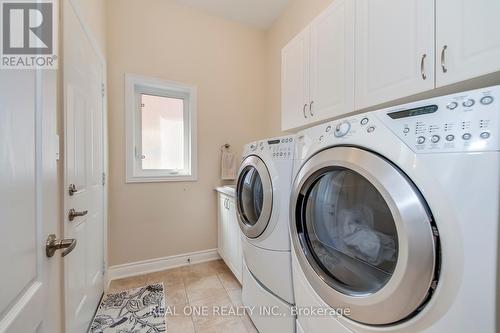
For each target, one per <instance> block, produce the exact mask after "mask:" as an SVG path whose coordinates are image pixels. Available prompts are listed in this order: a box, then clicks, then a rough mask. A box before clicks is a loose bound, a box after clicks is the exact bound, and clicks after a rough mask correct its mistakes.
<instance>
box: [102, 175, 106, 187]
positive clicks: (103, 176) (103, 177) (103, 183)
mask: <svg viewBox="0 0 500 333" xmlns="http://www.w3.org/2000/svg"><path fill="white" fill-rule="evenodd" d="M105 184H106V173H105V172H103V173H102V186H104V185H105Z"/></svg>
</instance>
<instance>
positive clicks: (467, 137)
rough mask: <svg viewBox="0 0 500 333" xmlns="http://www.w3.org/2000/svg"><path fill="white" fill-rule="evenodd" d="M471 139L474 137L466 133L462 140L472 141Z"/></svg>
mask: <svg viewBox="0 0 500 333" xmlns="http://www.w3.org/2000/svg"><path fill="white" fill-rule="evenodd" d="M470 138H472V135H471V134H470V133H465V134H464V135H462V139H464V140H470Z"/></svg>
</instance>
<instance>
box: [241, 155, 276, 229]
mask: <svg viewBox="0 0 500 333" xmlns="http://www.w3.org/2000/svg"><path fill="white" fill-rule="evenodd" d="M236 203H237V205H236V206H237V212H238V222H239V224H240V228H241V230H242V232H243V233H244V234H245V235H246V236H247V237H249V238H257V237H259V236H260V235H261V234H262V233H263V232H264V230H266V227H267V225H268V224H269V219H270V218H271V212H272V206H273V188H272V183H271V177H270V176H269V171H268V170H267V167H266V165H265V163H264V162H263V161H262V160H261V159H260V158H259V157H257V156H254V155H252V156H249V157H247V158H246V159H245V160H244V161H243V163H242V164H241V167H240V171H239V173H238V182H237V185H236Z"/></svg>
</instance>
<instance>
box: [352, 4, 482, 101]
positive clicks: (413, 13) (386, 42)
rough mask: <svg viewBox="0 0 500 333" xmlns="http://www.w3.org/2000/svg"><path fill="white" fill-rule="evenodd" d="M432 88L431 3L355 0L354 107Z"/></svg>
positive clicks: (432, 42) (432, 22) (432, 38)
mask: <svg viewBox="0 0 500 333" xmlns="http://www.w3.org/2000/svg"><path fill="white" fill-rule="evenodd" d="M440 1H441V0H440ZM450 1H451V2H453V1H454V0H450ZM471 1H472V0H471ZM432 88H434V0H357V1H356V109H362V108H365V107H368V106H373V105H376V104H380V103H383V102H387V101H390V100H394V99H398V98H401V97H405V96H409V95H413V94H416V93H419V92H422V91H425V90H430V89H432Z"/></svg>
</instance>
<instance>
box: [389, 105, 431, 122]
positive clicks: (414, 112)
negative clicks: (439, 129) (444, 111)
mask: <svg viewBox="0 0 500 333" xmlns="http://www.w3.org/2000/svg"><path fill="white" fill-rule="evenodd" d="M437 110H438V106H437V105H427V106H422V107H420V108H415V109H409V110H403V111H396V112H392V113H388V114H387V115H388V116H389V117H391V118H392V119H401V118H407V117H415V116H421V115H424V114H429V113H434V112H436V111H437Z"/></svg>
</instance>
